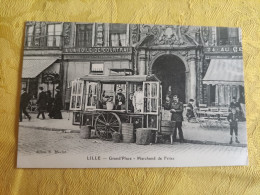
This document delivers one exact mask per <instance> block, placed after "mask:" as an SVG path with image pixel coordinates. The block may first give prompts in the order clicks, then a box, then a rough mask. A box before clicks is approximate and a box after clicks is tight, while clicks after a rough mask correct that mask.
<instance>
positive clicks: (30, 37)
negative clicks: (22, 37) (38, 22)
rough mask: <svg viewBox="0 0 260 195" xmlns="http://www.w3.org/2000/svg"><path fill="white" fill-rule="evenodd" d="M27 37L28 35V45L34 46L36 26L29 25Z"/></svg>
mask: <svg viewBox="0 0 260 195" xmlns="http://www.w3.org/2000/svg"><path fill="white" fill-rule="evenodd" d="M26 34H27V37H26V46H28V47H32V46H33V35H34V26H33V25H30V26H27V33H26Z"/></svg>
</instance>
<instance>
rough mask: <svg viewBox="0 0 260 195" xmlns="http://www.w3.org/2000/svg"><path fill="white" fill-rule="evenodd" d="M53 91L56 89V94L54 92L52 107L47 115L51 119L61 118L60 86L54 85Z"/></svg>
mask: <svg viewBox="0 0 260 195" xmlns="http://www.w3.org/2000/svg"><path fill="white" fill-rule="evenodd" d="M55 91H56V94H55V98H54V102H53V107H52V111H51V112H50V114H49V116H50V118H53V119H62V114H61V110H62V97H61V93H60V88H59V87H56V89H55Z"/></svg>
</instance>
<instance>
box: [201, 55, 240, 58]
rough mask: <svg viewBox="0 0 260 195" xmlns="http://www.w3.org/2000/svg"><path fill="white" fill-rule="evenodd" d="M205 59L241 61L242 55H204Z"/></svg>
mask: <svg viewBox="0 0 260 195" xmlns="http://www.w3.org/2000/svg"><path fill="white" fill-rule="evenodd" d="M205 59H243V56H242V55H236V56H233V55H221V56H220V55H205Z"/></svg>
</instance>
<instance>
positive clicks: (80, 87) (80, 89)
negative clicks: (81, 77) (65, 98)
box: [77, 83, 82, 95]
mask: <svg viewBox="0 0 260 195" xmlns="http://www.w3.org/2000/svg"><path fill="white" fill-rule="evenodd" d="M81 93H82V83H78V91H77V94H78V95H79V94H81Z"/></svg>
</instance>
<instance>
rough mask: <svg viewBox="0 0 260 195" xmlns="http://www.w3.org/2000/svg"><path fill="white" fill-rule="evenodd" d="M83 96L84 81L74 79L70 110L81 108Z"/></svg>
mask: <svg viewBox="0 0 260 195" xmlns="http://www.w3.org/2000/svg"><path fill="white" fill-rule="evenodd" d="M82 96H83V81H78V80H77V81H72V90H71V100H70V110H81V107H82Z"/></svg>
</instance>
